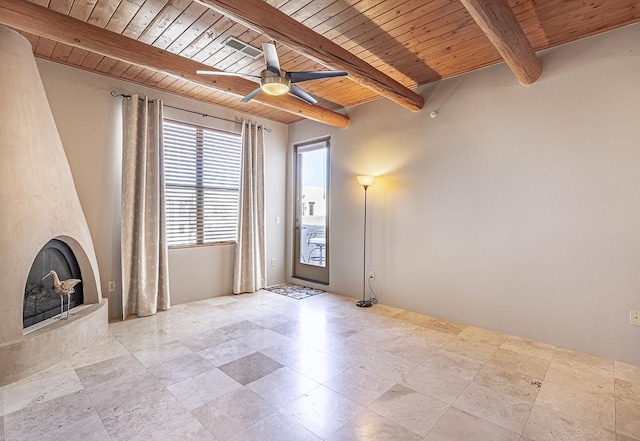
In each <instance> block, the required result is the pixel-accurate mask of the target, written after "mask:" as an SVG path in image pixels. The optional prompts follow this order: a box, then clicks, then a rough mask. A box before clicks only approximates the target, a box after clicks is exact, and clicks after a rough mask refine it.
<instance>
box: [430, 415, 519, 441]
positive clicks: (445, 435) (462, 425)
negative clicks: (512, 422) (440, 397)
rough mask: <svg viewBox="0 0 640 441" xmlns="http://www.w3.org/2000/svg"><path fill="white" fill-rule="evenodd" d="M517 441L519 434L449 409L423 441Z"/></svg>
mask: <svg viewBox="0 0 640 441" xmlns="http://www.w3.org/2000/svg"><path fill="white" fill-rule="evenodd" d="M461 440H465V441H519V440H520V434H519V433H514V432H512V431H510V430H507V429H505V428H502V427H500V426H497V425H495V424H493V423H490V422H489V421H485V420H483V419H482V418H478V417H477V416H473V415H469V414H468V413H466V412H463V411H461V410H459V409H456V408H453V407H452V408H450V409H449V410H448V411H447V412H446V413H445V414H444V416H443V417H442V418H441V419H440V421H438V423H437V424H436V425H435V427H434V428H433V429H432V430H431V431H430V432H429V434H428V435H427V437H426V438H425V441H461Z"/></svg>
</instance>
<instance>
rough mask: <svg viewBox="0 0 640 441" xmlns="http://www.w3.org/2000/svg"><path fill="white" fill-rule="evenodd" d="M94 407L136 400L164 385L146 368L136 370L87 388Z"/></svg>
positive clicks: (116, 404) (99, 409) (107, 406)
mask: <svg viewBox="0 0 640 441" xmlns="http://www.w3.org/2000/svg"><path fill="white" fill-rule="evenodd" d="M86 390H87V394H88V395H89V398H91V402H92V403H93V405H94V407H95V408H96V409H97V410H98V412H100V411H101V410H104V409H108V408H111V407H116V406H118V405H121V404H124V403H127V402H129V401H132V400H133V401H135V400H138V399H140V398H141V397H144V396H145V395H149V394H151V393H153V392H159V391H161V390H163V388H162V385H161V384H160V383H159V382H158V380H156V379H155V378H154V377H153V375H151V374H149V372H147V371H146V370H144V371H141V372H134V373H131V374H127V375H123V376H121V377H117V378H114V379H113V380H110V381H105V382H102V383H98V384H96V385H94V386H91V387H89V388H87V389H86Z"/></svg>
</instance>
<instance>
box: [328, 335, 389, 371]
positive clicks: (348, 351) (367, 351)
mask: <svg viewBox="0 0 640 441" xmlns="http://www.w3.org/2000/svg"><path fill="white" fill-rule="evenodd" d="M323 352H324V353H326V354H329V355H331V356H333V357H335V358H337V359H340V360H342V361H345V362H346V363H348V364H349V365H359V364H362V363H364V362H365V361H366V360H367V359H369V358H371V357H372V356H373V355H376V354H378V353H379V352H381V351H379V350H378V349H376V348H374V347H372V346H369V345H365V344H363V343H361V342H359V341H355V340H353V339H351V338H348V339H345V340H343V341H341V342H338V343H335V344H332V345H331V346H329V347H327V348H325V349H324V350H323Z"/></svg>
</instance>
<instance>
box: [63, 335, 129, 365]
mask: <svg viewBox="0 0 640 441" xmlns="http://www.w3.org/2000/svg"><path fill="white" fill-rule="evenodd" d="M128 354H129V350H128V349H127V348H125V347H124V346H123V345H122V343H120V342H119V341H118V339H117V338H115V337H114V336H113V335H111V333H109V332H107V333H106V334H105V335H104V337H102V338H100V339H98V341H96V342H95V343H93V344H91V345H89V346H88V347H87V348H85V349H83V350H82V351H80V352H78V353H76V354H75V355H73V356H72V357H71V364H72V365H73V367H74V368H76V369H80V368H83V367H85V366H89V365H92V364H95V363H99V362H101V361H105V360H109V359H112V358H117V357H121V356H123V355H128Z"/></svg>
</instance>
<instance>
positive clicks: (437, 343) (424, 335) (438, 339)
mask: <svg viewBox="0 0 640 441" xmlns="http://www.w3.org/2000/svg"><path fill="white" fill-rule="evenodd" d="M454 337H455V335H451V334H447V333H444V332H438V331H434V330H432V329H427V328H423V327H420V326H416V329H414V330H413V332H411V335H410V336H409V337H408V338H415V339H417V340H418V341H420V342H422V343H425V344H428V345H429V346H431V347H432V348H434V349H440V348H441V347H443V346H444V345H446V344H447V343H449V342H450V341H451V340H452V339H453V338H454Z"/></svg>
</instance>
